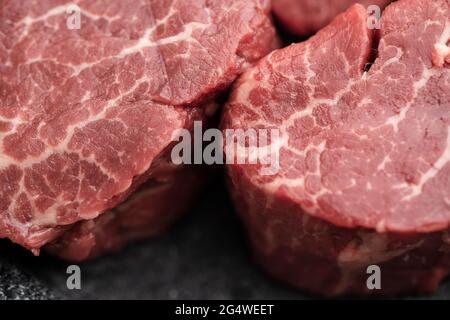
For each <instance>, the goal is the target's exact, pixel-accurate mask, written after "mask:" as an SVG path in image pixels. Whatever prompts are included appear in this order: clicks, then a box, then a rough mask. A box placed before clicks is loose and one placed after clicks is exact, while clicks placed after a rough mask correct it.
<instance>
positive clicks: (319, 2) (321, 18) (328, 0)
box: [272, 0, 392, 36]
mask: <svg viewBox="0 0 450 320" xmlns="http://www.w3.org/2000/svg"><path fill="white" fill-rule="evenodd" d="M391 1H392V0H273V1H272V2H273V13H274V15H275V17H276V18H277V19H278V20H279V22H280V23H281V25H282V26H283V27H284V28H286V30H288V31H289V32H291V33H293V34H295V35H299V36H303V35H308V34H312V33H315V32H317V31H319V30H320V29H321V28H323V27H325V26H326V25H327V24H328V23H330V22H331V20H333V18H334V17H336V16H337V15H338V14H339V13H341V12H343V11H345V10H346V9H348V8H349V7H350V6H351V5H353V4H355V3H361V4H362V5H364V6H366V7H369V6H370V5H376V6H378V7H379V8H380V9H382V8H384V7H385V6H386V5H387V4H388V3H390V2H391Z"/></svg>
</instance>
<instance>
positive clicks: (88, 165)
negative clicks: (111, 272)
mask: <svg viewBox="0 0 450 320" xmlns="http://www.w3.org/2000/svg"><path fill="white" fill-rule="evenodd" d="M74 5H75V7H74ZM0 10H1V11H0V138H1V153H0V237H2V238H9V239H11V240H12V241H14V242H16V243H19V244H21V245H22V246H24V247H26V248H28V249H30V250H33V252H35V253H36V254H37V253H38V252H39V249H40V248H41V247H42V246H44V245H45V244H47V243H49V242H51V241H53V243H52V245H51V247H50V248H49V250H50V251H52V252H55V253H57V254H59V255H61V256H64V257H67V258H71V259H77V260H80V259H84V258H86V257H89V256H92V255H95V254H98V253H101V252H102V251H105V250H110V249H114V248H117V247H120V246H121V245H122V244H123V243H124V242H126V241H128V240H129V239H133V238H136V237H141V236H145V235H150V234H153V233H155V232H158V231H159V230H162V229H163V228H164V227H165V226H166V224H167V223H169V222H170V221H172V220H173V219H174V217H175V216H177V215H179V214H180V213H181V212H182V211H184V210H185V209H186V208H187V207H188V206H189V205H190V204H191V202H192V201H193V199H195V196H196V194H198V192H199V189H200V185H201V179H202V177H201V174H199V170H198V168H190V167H185V166H174V165H172V163H171V161H170V158H169V155H170V150H171V148H172V146H173V145H174V141H173V139H174V133H175V132H176V131H177V130H178V129H182V128H188V129H191V128H192V127H193V122H194V120H203V121H207V115H208V114H211V113H212V112H213V111H214V106H215V103H214V99H215V97H216V96H217V94H218V93H220V92H221V91H223V90H225V89H227V87H228V86H229V85H230V84H231V83H232V82H233V81H234V79H235V78H236V77H237V76H238V75H239V74H240V73H242V72H243V71H244V69H245V68H247V67H248V66H250V65H251V64H252V63H254V62H255V61H257V60H258V59H259V58H261V57H262V56H264V55H265V54H267V53H269V52H270V51H271V50H272V49H273V48H274V47H275V45H276V40H275V39H276V37H275V33H274V29H273V27H272V24H271V21H270V18H269V16H268V13H269V10H270V8H269V3H268V1H266V0H252V1H248V0H237V1H236V0H215V1H206V0H189V1H187V0H184V1H183V0H140V1H138V0H136V1H134V0H133V1H123V0H115V1H100V0H99V1H94V0H89V1H88V0H86V1H62V0H36V1H32V0H0ZM78 13H79V16H80V17H81V19H80V24H79V28H78V27H77V25H76V18H77V14H78ZM73 19H75V20H73ZM74 26H75V28H74ZM140 186H142V187H141V189H139V187H140ZM138 189H139V191H138V193H137V194H135V195H133V196H132V198H131V199H130V200H129V202H126V203H124V204H122V205H120V206H119V207H117V206H118V205H119V204H121V203H123V202H124V201H125V200H126V199H127V198H128V197H129V196H130V195H131V194H132V193H133V192H134V191H136V190H138ZM108 210H110V211H108ZM106 211H108V212H107V213H105V212H106ZM63 234H64V235H63ZM55 239H60V240H55Z"/></svg>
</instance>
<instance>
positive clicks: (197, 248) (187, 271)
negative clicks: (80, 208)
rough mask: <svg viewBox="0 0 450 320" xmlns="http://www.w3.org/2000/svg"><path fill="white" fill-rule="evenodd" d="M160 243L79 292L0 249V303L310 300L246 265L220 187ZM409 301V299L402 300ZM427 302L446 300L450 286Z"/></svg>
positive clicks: (92, 274)
mask: <svg viewBox="0 0 450 320" xmlns="http://www.w3.org/2000/svg"><path fill="white" fill-rule="evenodd" d="M193 211H194V212H192V213H191V214H189V215H187V216H186V217H185V218H183V219H182V220H181V221H179V222H178V223H177V224H176V225H175V226H174V227H173V228H172V229H170V230H169V231H168V232H167V233H166V234H165V235H163V236H161V237H159V238H156V239H149V240H145V241H140V242H137V243H133V244H131V245H129V246H128V247H127V248H125V250H123V251H121V252H119V253H115V254H111V255H107V256H104V257H101V258H99V259H96V260H94V261H90V262H87V263H83V264H81V265H80V267H81V271H82V289H81V290H68V289H67V287H66V279H67V275H66V268H67V266H68V265H69V264H68V263H66V262H63V261H60V260H57V259H55V258H52V257H50V256H45V255H43V256H41V257H33V256H32V255H31V254H30V253H28V252H27V251H26V250H23V249H21V248H20V247H18V246H15V245H12V244H10V243H9V242H8V241H6V240H3V241H0V299H40V298H42V299H52V298H56V299H311V298H317V297H313V296H310V295H308V294H305V293H303V292H301V291H299V290H294V289H291V288H288V287H286V286H283V285H281V284H279V283H277V282H275V281H273V280H272V279H270V278H269V277H267V276H266V275H264V274H263V273H262V272H261V271H260V270H259V269H258V267H257V266H255V265H254V264H253V262H252V260H251V257H250V254H249V250H248V248H247V246H246V241H245V239H244V236H243V230H242V228H241V226H240V223H239V221H238V220H237V218H236V216H235V214H234V212H233V209H232V206H231V205H230V202H229V200H228V196H227V194H226V191H225V190H224V188H223V187H220V186H218V187H215V188H210V190H209V191H208V192H207V193H206V194H205V197H204V201H203V202H202V203H201V204H200V205H199V206H198V208H196V209H195V210H193ZM400 298H406V297H400ZM416 298H426V299H430V298H431V299H449V298H450V282H449V281H446V282H445V283H444V284H443V285H442V286H441V288H440V289H439V291H438V292H437V293H436V294H435V295H433V296H430V297H416Z"/></svg>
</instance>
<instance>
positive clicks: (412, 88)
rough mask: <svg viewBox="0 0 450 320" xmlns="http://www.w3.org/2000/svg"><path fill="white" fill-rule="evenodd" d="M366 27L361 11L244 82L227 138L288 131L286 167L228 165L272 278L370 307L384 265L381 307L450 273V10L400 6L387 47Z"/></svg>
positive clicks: (390, 12)
mask: <svg viewBox="0 0 450 320" xmlns="http://www.w3.org/2000/svg"><path fill="white" fill-rule="evenodd" d="M367 18H368V17H367V13H366V10H365V8H364V7H363V6H361V5H355V6H353V7H352V8H351V9H349V10H348V11H347V12H345V13H344V14H343V15H340V16H339V17H338V18H336V19H335V20H334V21H333V22H332V23H331V24H330V25H329V26H327V27H326V28H324V29H323V30H321V31H320V32H319V33H318V34H317V35H316V36H314V37H312V38H311V39H310V40H308V41H306V42H304V43H301V44H296V45H292V46H289V47H287V48H285V49H281V50H277V51H275V52H273V53H271V54H270V55H269V56H267V57H266V58H264V59H263V60H262V61H261V62H260V63H258V65H257V66H256V67H254V68H252V69H251V70H249V71H247V72H246V73H245V74H244V75H243V76H242V77H241V78H240V80H239V82H238V84H237V85H236V89H235V90H234V92H233V94H232V96H231V100H230V102H229V104H228V106H227V108H226V109H225V114H224V118H223V123H222V125H223V128H224V129H229V128H243V129H248V128H278V129H279V130H280V137H279V139H278V140H275V141H271V144H272V147H274V148H273V150H277V149H278V147H279V154H280V167H279V171H278V172H277V173H276V174H275V175H270V176H269V175H266V176H264V175H261V174H260V168H261V165H248V164H247V165H238V164H235V165H230V166H228V167H227V168H228V174H229V178H230V179H229V181H230V182H229V184H230V189H231V192H232V194H233V198H234V201H235V203H236V206H237V207H238V210H239V212H240V214H241V216H242V217H243V219H244V221H245V223H246V226H247V229H248V231H249V236H250V239H251V241H252V245H253V247H254V251H255V255H256V257H257V259H258V260H259V261H260V263H261V264H262V265H263V266H264V268H266V269H267V270H268V271H269V272H270V273H272V274H273V275H274V276H276V277H278V278H280V279H282V280H284V281H286V282H289V283H291V284H294V285H296V286H299V287H302V288H306V289H308V290H311V291H314V292H319V293H323V294H342V293H349V292H353V293H367V292H368V289H367V287H366V282H365V281H366V279H367V274H366V272H365V271H366V268H367V267H368V266H369V265H371V264H380V265H381V266H382V270H383V271H382V272H383V279H384V280H383V281H384V282H383V283H384V284H385V287H383V290H384V291H383V292H384V293H389V292H403V291H431V290H433V289H435V288H436V286H437V284H438V282H439V280H440V279H441V278H442V277H443V276H444V275H445V274H447V272H448V270H449V269H448V254H447V252H448V245H449V240H448V227H449V222H450V201H449V199H450V69H449V63H450V49H449V47H448V45H449V43H448V42H449V39H450V4H449V2H448V1H446V0H439V1H426V0H403V1H398V2H396V3H394V4H391V5H390V6H388V8H387V9H386V10H385V12H384V14H383V18H382V29H381V30H380V32H379V37H380V41H379V44H378V41H377V40H378V35H377V33H376V32H373V31H372V30H368V28H367V27H366V21H367ZM375 46H378V56H377V58H376V59H375V61H374V63H373V65H372V62H373V61H371V57H372V56H373V49H372V48H373V47H375ZM369 66H371V67H370V70H368V71H367V69H368V67H369ZM313 270H316V271H313Z"/></svg>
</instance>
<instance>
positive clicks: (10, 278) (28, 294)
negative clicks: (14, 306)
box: [0, 258, 56, 300]
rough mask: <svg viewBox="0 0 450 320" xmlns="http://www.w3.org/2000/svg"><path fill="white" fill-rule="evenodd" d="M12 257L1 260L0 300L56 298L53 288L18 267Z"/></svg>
mask: <svg viewBox="0 0 450 320" xmlns="http://www.w3.org/2000/svg"><path fill="white" fill-rule="evenodd" d="M9 260H10V259H6V258H3V259H2V260H0V300H48V299H55V298H56V297H55V295H54V294H53V293H52V292H51V289H50V288H49V287H47V286H45V285H43V284H42V283H41V282H40V281H39V280H37V278H35V277H34V276H31V275H30V274H28V273H26V272H24V271H23V270H22V269H20V268H18V267H17V266H16V265H15V264H14V263H12V262H10V261H9Z"/></svg>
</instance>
